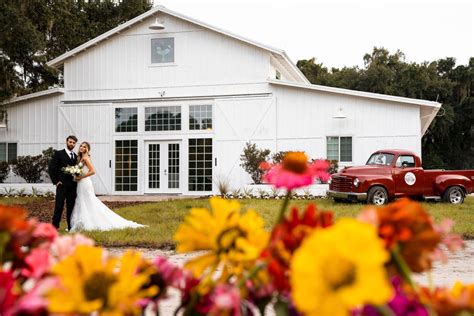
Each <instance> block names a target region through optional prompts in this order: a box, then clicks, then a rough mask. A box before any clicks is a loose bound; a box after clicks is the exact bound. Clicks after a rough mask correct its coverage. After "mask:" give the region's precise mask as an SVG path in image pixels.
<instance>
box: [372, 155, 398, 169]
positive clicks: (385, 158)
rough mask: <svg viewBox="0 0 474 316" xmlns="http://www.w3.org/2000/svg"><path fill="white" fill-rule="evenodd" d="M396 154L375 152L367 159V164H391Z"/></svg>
mask: <svg viewBox="0 0 474 316" xmlns="http://www.w3.org/2000/svg"><path fill="white" fill-rule="evenodd" d="M394 157H395V156H394V155H392V154H385V153H375V154H373V155H372V156H370V158H369V160H367V163H366V165H381V166H390V164H391V163H392V161H393V158H394Z"/></svg>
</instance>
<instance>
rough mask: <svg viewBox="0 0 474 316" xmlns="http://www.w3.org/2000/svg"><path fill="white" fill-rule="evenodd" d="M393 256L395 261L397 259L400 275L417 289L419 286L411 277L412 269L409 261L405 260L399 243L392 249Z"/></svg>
mask: <svg viewBox="0 0 474 316" xmlns="http://www.w3.org/2000/svg"><path fill="white" fill-rule="evenodd" d="M392 258H393V261H395V264H396V266H397V268H398V271H400V275H401V276H402V278H403V279H404V280H405V281H406V282H407V283H408V284H409V285H410V286H411V287H412V288H413V289H414V290H416V289H417V286H416V284H415V282H413V279H412V278H411V270H410V268H409V267H408V265H407V263H406V262H405V259H403V258H402V256H401V254H400V248H399V246H398V245H396V246H395V247H394V248H393V249H392Z"/></svg>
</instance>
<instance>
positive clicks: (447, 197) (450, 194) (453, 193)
mask: <svg viewBox="0 0 474 316" xmlns="http://www.w3.org/2000/svg"><path fill="white" fill-rule="evenodd" d="M443 200H444V201H445V202H448V203H451V204H462V203H463V202H464V191H463V189H462V188H461V187H458V186H454V187H450V188H448V189H447V190H446V191H445V192H444V195H443Z"/></svg>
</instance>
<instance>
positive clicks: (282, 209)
mask: <svg viewBox="0 0 474 316" xmlns="http://www.w3.org/2000/svg"><path fill="white" fill-rule="evenodd" d="M290 197H291V190H289V191H288V192H287V193H286V196H285V200H284V201H283V204H282V206H281V209H280V212H279V213H278V217H277V221H276V223H275V225H277V224H279V223H280V222H281V221H282V220H283V217H285V211H286V207H287V206H288V203H289V202H290Z"/></svg>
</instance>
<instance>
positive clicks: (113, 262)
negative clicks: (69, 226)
mask: <svg viewBox="0 0 474 316" xmlns="http://www.w3.org/2000/svg"><path fill="white" fill-rule="evenodd" d="M142 260H143V259H142V257H141V254H140V253H137V252H132V251H128V252H126V253H125V254H124V255H123V256H122V257H121V258H105V256H104V255H103V253H102V248H99V247H90V246H79V247H77V249H76V251H75V252H74V254H73V255H71V256H69V257H66V258H65V259H64V260H62V261H60V262H59V263H58V264H56V265H55V266H54V267H53V269H52V272H53V274H54V275H55V276H57V277H58V280H59V285H58V287H56V288H53V289H51V290H50V291H49V292H48V294H47V297H48V301H49V304H48V305H49V306H48V309H49V311H50V312H51V313H62V314H66V313H79V314H89V313H92V312H95V311H98V312H99V313H100V314H101V315H124V314H127V315H140V308H139V306H138V305H137V302H138V300H140V299H141V298H144V297H151V296H153V295H155V294H156V293H157V291H158V288H156V287H152V288H148V289H146V290H142V289H141V288H142V286H143V285H144V284H146V283H147V281H148V277H149V276H150V274H151V273H153V271H152V270H146V271H141V272H140V273H138V269H139V268H140V264H141V262H142Z"/></svg>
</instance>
